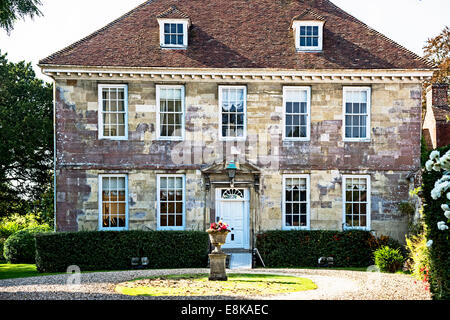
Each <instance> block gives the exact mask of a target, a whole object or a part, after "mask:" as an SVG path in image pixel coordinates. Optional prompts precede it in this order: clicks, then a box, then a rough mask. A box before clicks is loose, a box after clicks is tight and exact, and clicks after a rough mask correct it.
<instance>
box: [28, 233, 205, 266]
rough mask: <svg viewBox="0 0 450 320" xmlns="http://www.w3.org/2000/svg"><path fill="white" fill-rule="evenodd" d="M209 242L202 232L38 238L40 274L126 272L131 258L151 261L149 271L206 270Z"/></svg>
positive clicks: (63, 234)
mask: <svg viewBox="0 0 450 320" xmlns="http://www.w3.org/2000/svg"><path fill="white" fill-rule="evenodd" d="M208 250H209V238H208V234H207V233H206V232H199V231H108V232H99V231H94V232H69V233H54V234H41V235H37V236H36V266H37V269H38V271H39V272H65V271H66V269H67V267H68V266H70V265H77V266H79V267H80V269H81V270H82V271H98V270H127V269H130V267H131V258H132V257H148V258H149V260H150V263H149V266H148V268H151V269H167V268H200V267H206V266H207V260H208Z"/></svg>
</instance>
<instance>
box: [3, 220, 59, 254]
mask: <svg viewBox="0 0 450 320" xmlns="http://www.w3.org/2000/svg"><path fill="white" fill-rule="evenodd" d="M39 225H42V226H43V227H44V228H46V229H49V230H50V229H52V228H53V227H52V226H51V225H49V224H47V223H43V224H41V221H40V220H39V217H38V216H36V215H35V214H33V213H30V214H27V215H24V216H22V215H18V214H15V215H12V216H10V217H5V218H3V219H0V261H1V260H2V259H3V257H4V256H3V246H4V243H5V241H6V239H8V237H10V236H11V235H12V234H14V233H16V232H18V231H20V230H23V229H26V228H29V227H38V226H39Z"/></svg>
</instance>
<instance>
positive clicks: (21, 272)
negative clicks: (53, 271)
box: [0, 264, 43, 279]
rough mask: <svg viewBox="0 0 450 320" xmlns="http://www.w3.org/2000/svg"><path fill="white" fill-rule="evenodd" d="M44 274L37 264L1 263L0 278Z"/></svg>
mask: <svg viewBox="0 0 450 320" xmlns="http://www.w3.org/2000/svg"><path fill="white" fill-rule="evenodd" d="M40 275H43V274H42V273H39V272H38V271H37V270H36V265H35V264H0V279H13V278H26V277H36V276H40Z"/></svg>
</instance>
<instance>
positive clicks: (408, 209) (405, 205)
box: [398, 202, 416, 218]
mask: <svg viewBox="0 0 450 320" xmlns="http://www.w3.org/2000/svg"><path fill="white" fill-rule="evenodd" d="M398 211H399V212H400V213H401V214H402V215H403V216H406V217H408V218H411V217H412V216H414V214H415V213H416V208H414V206H413V205H412V204H411V203H409V202H401V203H399V205H398Z"/></svg>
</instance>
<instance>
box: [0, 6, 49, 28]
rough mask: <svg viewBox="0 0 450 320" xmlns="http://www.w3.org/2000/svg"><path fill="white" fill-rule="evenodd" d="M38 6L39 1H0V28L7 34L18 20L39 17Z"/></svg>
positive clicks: (40, 13)
mask: <svg viewBox="0 0 450 320" xmlns="http://www.w3.org/2000/svg"><path fill="white" fill-rule="evenodd" d="M40 5H41V1H40V0H2V1H0V28H2V29H5V30H6V32H8V33H9V32H11V30H12V29H13V26H14V23H15V22H16V21H17V20H18V19H23V18H25V17H26V16H29V17H31V18H33V17H34V16H41V15H42V12H41V11H40V10H39V8H38V6H40Z"/></svg>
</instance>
